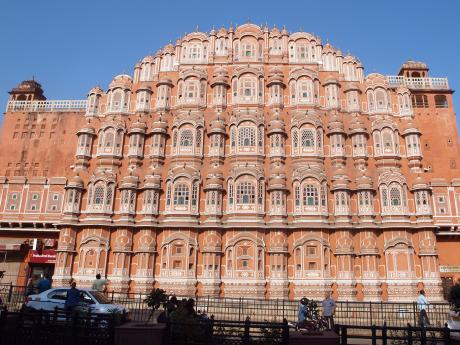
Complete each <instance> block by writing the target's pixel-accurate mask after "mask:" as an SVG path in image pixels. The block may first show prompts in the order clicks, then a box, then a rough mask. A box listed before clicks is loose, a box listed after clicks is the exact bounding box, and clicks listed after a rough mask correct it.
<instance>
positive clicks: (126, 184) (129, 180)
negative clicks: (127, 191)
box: [121, 174, 139, 188]
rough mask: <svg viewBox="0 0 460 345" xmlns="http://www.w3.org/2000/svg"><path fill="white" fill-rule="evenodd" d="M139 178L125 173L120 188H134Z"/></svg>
mask: <svg viewBox="0 0 460 345" xmlns="http://www.w3.org/2000/svg"><path fill="white" fill-rule="evenodd" d="M138 181H139V178H138V177H137V176H136V175H132V174H130V175H126V176H125V177H123V180H122V183H121V187H122V188H136V187H137V183H138Z"/></svg>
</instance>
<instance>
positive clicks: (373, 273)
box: [359, 230, 382, 302]
mask: <svg viewBox="0 0 460 345" xmlns="http://www.w3.org/2000/svg"><path fill="white" fill-rule="evenodd" d="M359 237H360V251H359V256H360V261H361V271H362V273H361V282H362V285H363V295H364V296H363V299H364V301H372V302H379V301H381V298H382V289H381V282H380V279H379V250H378V246H377V236H376V235H375V232H374V231H372V230H366V231H361V232H360V234H359Z"/></svg>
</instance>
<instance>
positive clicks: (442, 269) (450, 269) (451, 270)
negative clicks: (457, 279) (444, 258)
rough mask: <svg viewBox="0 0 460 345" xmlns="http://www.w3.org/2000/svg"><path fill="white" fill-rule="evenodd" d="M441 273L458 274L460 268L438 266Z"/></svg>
mask: <svg viewBox="0 0 460 345" xmlns="http://www.w3.org/2000/svg"><path fill="white" fill-rule="evenodd" d="M439 272H441V273H460V266H439Z"/></svg>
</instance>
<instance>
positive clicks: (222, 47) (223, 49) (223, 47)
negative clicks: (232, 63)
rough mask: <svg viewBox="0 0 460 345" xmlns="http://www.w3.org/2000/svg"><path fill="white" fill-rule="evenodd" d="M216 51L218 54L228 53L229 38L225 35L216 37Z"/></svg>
mask: <svg viewBox="0 0 460 345" xmlns="http://www.w3.org/2000/svg"><path fill="white" fill-rule="evenodd" d="M215 52H216V56H225V55H227V40H226V38H225V37H221V38H218V39H216V42H215Z"/></svg>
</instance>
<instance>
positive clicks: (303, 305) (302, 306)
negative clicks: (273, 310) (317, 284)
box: [297, 297, 308, 323]
mask: <svg viewBox="0 0 460 345" xmlns="http://www.w3.org/2000/svg"><path fill="white" fill-rule="evenodd" d="M307 304H308V300H307V299H306V298H305V297H304V298H302V299H301V300H300V303H299V312H298V313H297V321H298V322H299V323H303V322H304V321H305V318H306V316H307Z"/></svg>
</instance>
